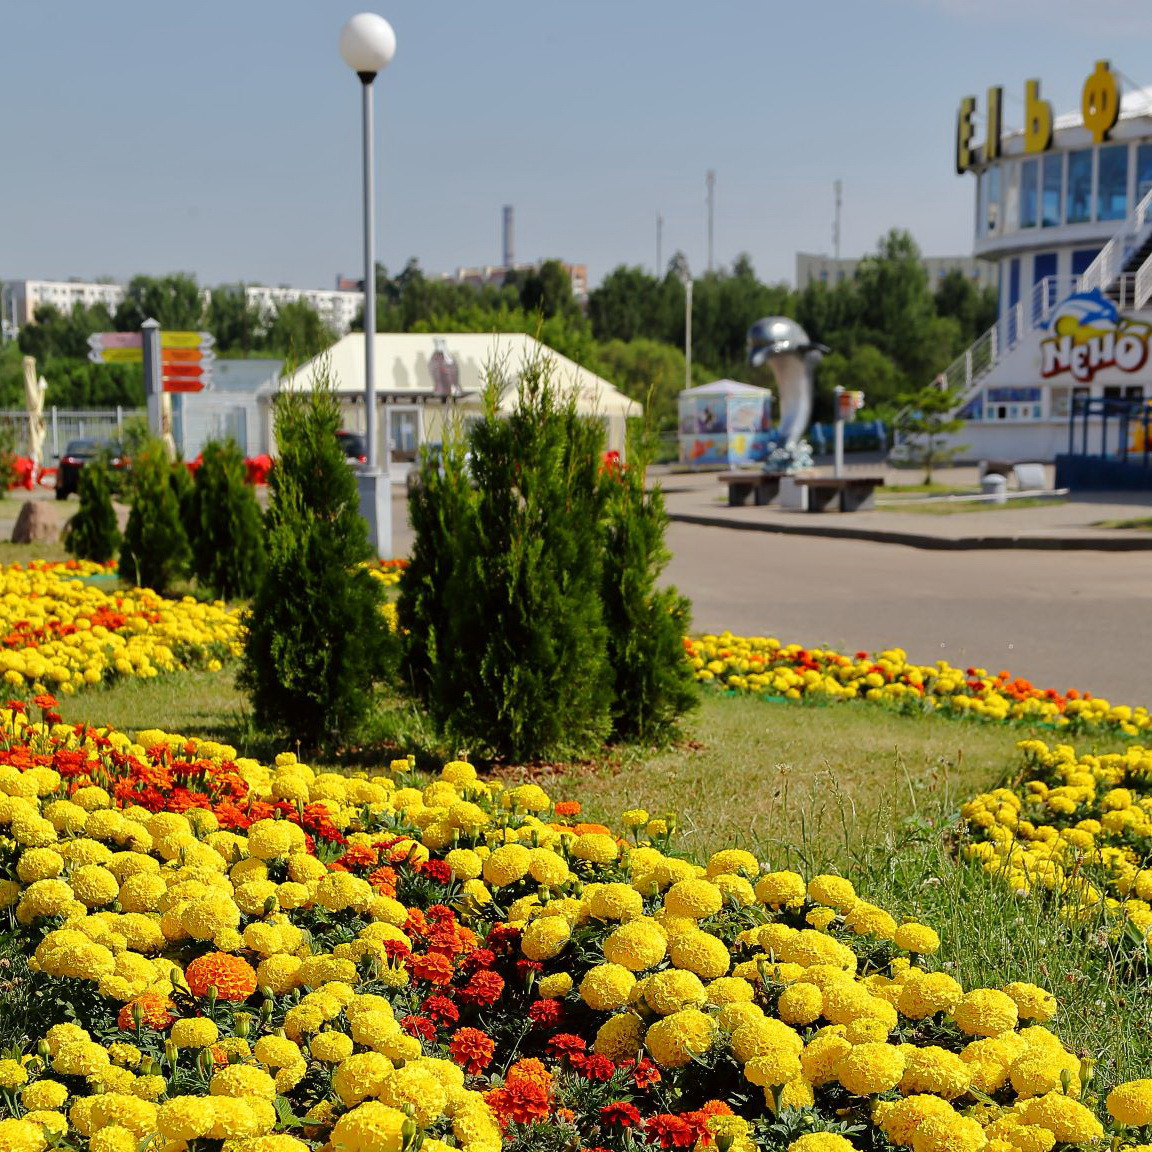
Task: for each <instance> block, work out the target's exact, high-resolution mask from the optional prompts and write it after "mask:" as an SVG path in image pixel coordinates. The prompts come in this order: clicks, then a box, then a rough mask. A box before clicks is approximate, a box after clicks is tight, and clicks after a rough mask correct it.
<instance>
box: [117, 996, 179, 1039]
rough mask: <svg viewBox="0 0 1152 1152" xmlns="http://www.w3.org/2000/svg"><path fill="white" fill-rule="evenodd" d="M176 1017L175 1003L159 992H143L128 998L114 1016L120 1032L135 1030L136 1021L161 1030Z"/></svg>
mask: <svg viewBox="0 0 1152 1152" xmlns="http://www.w3.org/2000/svg"><path fill="white" fill-rule="evenodd" d="M175 1019H176V1005H175V1004H173V1003H172V1001H171V1000H169V999H168V997H167V996H161V995H160V993H159V992H145V993H143V994H142V995H140V996H137V997H136V999H135V1000H129V1001H128V1003H127V1004H125V1005H124V1007H123V1008H121V1009H120V1014H119V1015H118V1016H117V1017H116V1027H117V1028H119V1029H120V1030H121V1031H122V1032H135V1031H136V1021H137V1020H139V1021H140V1023H141V1025H147V1026H148V1027H149V1028H155V1029H156V1031H157V1032H163V1031H164V1029H165V1028H167V1027H168V1025H169V1024H171V1023H172V1021H173V1020H175Z"/></svg>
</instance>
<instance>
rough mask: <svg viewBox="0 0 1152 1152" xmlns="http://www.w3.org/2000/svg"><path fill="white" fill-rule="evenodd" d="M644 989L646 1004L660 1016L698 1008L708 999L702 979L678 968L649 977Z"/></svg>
mask: <svg viewBox="0 0 1152 1152" xmlns="http://www.w3.org/2000/svg"><path fill="white" fill-rule="evenodd" d="M643 988H644V1002H645V1003H646V1004H647V1005H648V1007H649V1008H651V1009H652V1011H653V1012H655V1013H656V1014H657V1015H658V1016H671V1015H672V1013H673V1012H679V1011H680V1009H682V1008H698V1007H699V1006H700V1005H702V1004H704V1003H705V1002H706V1001H707V999H708V994H707V992H706V991H705V989H704V985H703V984H701V983H700V978H699V977H698V976H696V975H694V974H693V973H691V972H682V971H680V970H679V969H677V968H666V969H665V970H664V971H663V972H657V973H656V974H655V975H654V976H649V977H648V979H647V980H645V981H644V984H643ZM637 991H639V989H637Z"/></svg>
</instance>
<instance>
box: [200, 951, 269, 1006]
mask: <svg viewBox="0 0 1152 1152" xmlns="http://www.w3.org/2000/svg"><path fill="white" fill-rule="evenodd" d="M184 978H185V980H187V981H188V989H189V991H190V992H191V993H192V995H193V996H207V995H208V994H209V992H211V991H212V989H215V990H216V995H217V996H218V997H219V998H220V999H221V1000H231V1001H232V1002H233V1003H235V1004H240V1003H243V1001H245V1000H247V999H248V997H249V996H251V995H252V993H253V992H255V991H256V969H255V968H253V967H252V965H251V964H249V963H248V961H247V960H245V959H244V958H243V957H242V956H232V955H230V954H229V953H227V952H208V953H206V954H205V955H203V956H198V957H197V958H196V959H195V960H193V961H192V963H191V964H189V965H188V967H187V968H185V969H184Z"/></svg>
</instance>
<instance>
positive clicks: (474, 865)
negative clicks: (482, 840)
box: [444, 848, 484, 880]
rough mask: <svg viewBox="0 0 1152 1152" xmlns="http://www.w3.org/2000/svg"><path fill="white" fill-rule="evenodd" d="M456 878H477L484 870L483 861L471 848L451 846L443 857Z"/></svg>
mask: <svg viewBox="0 0 1152 1152" xmlns="http://www.w3.org/2000/svg"><path fill="white" fill-rule="evenodd" d="M444 863H445V864H447V865H448V867H449V868H451V869H452V875H453V876H455V877H456V879H457V880H478V879H479V878H480V874H481V873H482V872H483V871H484V861H483V860H481V859H480V857H479V856H477V855H476V853H475V852H473V851H472V849H471V848H453V849H452V851H451V852H449V853H448V855H447V856H445V857H444Z"/></svg>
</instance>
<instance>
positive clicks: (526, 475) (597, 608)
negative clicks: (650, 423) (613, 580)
mask: <svg viewBox="0 0 1152 1152" xmlns="http://www.w3.org/2000/svg"><path fill="white" fill-rule="evenodd" d="M506 387H507V385H506V383H505V380H504V376H503V372H502V370H501V367H499V366H497V367H494V368H491V369H490V370H489V374H488V382H487V385H486V387H485V390H484V398H483V417H482V419H481V420H480V421H479V423H477V424H476V425H475V426H474V427H473V429H472V431H471V434H470V436H469V438H468V445H467V447H468V455H467V457H466V458H465V457H464V456H463V454H462V453H460V452H459V451H458V450H457V451H455V452H452V453H449V454H448V457H447V459H446V460H445V465H444V475H443V476H442V477H439V478H438V477H437V475H436V474H435V470H434V469H433V468H432V466H431V464H430V463H429V464H426V466H425V469H424V477H423V478H424V484H423V486H422V487H421V488H420V489H418V491H417V494H416V495H415V496H414V497H413V502H412V504H413V521H414V526H415V527H416V529H417V533H418V542H417V546H416V549H415V551H414V555H413V563H412V565H411V567H410V568H409V569H408V570H407V571H406V572H405V574H404V576H403V578H402V580H401V588H402V593H401V598H400V602H399V605H398V608H399V614H400V624H401V634H402V636H404V637H405V641H404V643H405V647H406V651H405V656H404V667H405V670H406V671H407V673H408V676H409V678H410V681H411V683H412V684H413V687H414V688H415V690H416V691H417V692H418V694H419V695H420V696H421V698H422V699H423V700H424V702H425V703H426V705H427V706H428V708H429V710H430V711H431V713H432V715H433V717H434V719H435V720H436V721H437V722H438V723H439V724H440V725H441V726H442V727H444V728H445V729H446V730H447V731H448V732H450V733H451V734H452V735H453V736H455V737H456V738H457V739H459V740H461V741H463V742H465V743H467V744H469V745H471V746H472V747H474V748H477V749H479V750H482V751H484V752H486V753H490V754H493V755H496V756H499V757H502V758H506V759H510V760H524V759H529V758H533V757H537V756H543V755H548V754H557V753H559V754H563V753H571V752H576V751H581V750H587V749H590V748H593V747H595V746H597V745H599V744H600V743H601V742H602V741H603V740H604V738H605V737H606V736H607V734H608V732H609V730H610V727H611V717H610V706H611V696H612V685H611V676H610V674H609V668H608V664H607V659H606V656H605V645H606V643H607V633H606V630H605V627H604V622H603V609H602V607H601V603H600V588H601V581H602V578H603V573H602V569H603V557H602V547H601V517H602V514H603V502H604V489H603V487H602V485H601V483H600V480H599V476H598V471H599V466H600V456H601V452H602V449H603V432H602V430H601V428H600V426H599V425H598V424H597V423H595V422H593V421H590V420H585V419H583V418H581V417H580V416H579V415H578V414H577V411H576V404H575V398H574V397H573V396H570V395H565V394H564V393H563V392H562V391H561V389H560V388H559V387H558V386H557V385H556V383H555V382H554V380H553V377H552V366H551V364H550V363H549V362H547V361H545V360H542V359H540V358H536V359H533V360H531V361H529V362H527V363H525V364H524V365H523V366H522V369H521V372H520V379H519V381H518V385H517V402H516V405H515V408H514V409H513V411H512V412H511V413H509V414H508V415H507V416H502V415H501V414H500V401H501V398H502V396H503V394H504V391H505V388H506ZM465 477H470V479H469V480H466V479H465ZM466 484H470V485H474V491H473V492H471V493H470V494H469V493H466V492H465V491H464V487H465V485H466Z"/></svg>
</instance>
